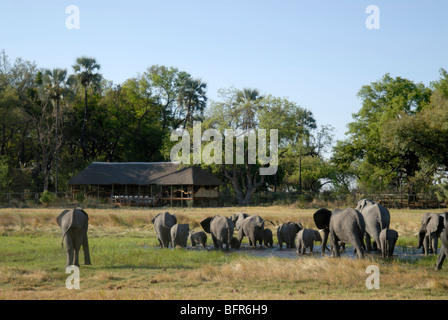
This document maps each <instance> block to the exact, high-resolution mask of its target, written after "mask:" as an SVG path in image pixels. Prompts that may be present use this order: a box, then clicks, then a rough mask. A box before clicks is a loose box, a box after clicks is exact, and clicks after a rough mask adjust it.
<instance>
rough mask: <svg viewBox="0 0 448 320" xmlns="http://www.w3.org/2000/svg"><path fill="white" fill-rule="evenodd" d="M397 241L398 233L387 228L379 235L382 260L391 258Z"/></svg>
mask: <svg viewBox="0 0 448 320" xmlns="http://www.w3.org/2000/svg"><path fill="white" fill-rule="evenodd" d="M397 239H398V232H397V231H395V230H392V229H389V228H386V229H383V230H382V231H381V233H380V245H381V256H382V257H383V258H389V257H392V255H393V254H394V248H395V243H396V242H397Z"/></svg>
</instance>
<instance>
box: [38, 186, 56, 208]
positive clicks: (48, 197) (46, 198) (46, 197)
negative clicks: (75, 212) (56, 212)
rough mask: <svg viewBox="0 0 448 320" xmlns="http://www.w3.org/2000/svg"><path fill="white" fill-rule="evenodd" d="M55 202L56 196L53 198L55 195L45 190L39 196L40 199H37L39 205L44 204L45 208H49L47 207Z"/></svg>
mask: <svg viewBox="0 0 448 320" xmlns="http://www.w3.org/2000/svg"><path fill="white" fill-rule="evenodd" d="M55 200H56V196H55V194H54V193H53V192H50V191H48V190H45V191H44V192H43V193H42V194H41V196H40V198H39V201H40V203H42V204H44V205H46V206H49V205H50V204H52V203H53V202H54V201H55Z"/></svg>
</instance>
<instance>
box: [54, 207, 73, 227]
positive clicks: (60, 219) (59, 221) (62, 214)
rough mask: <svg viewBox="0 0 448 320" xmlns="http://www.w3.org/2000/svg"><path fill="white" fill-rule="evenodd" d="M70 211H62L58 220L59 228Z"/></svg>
mask: <svg viewBox="0 0 448 320" xmlns="http://www.w3.org/2000/svg"><path fill="white" fill-rule="evenodd" d="M69 211H70V210H64V211H62V212H61V213H60V214H59V216H58V217H57V218H56V222H57V223H58V226H59V227H61V223H62V218H63V217H64V216H65V215H66V214H67V212H69Z"/></svg>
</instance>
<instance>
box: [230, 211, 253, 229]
mask: <svg viewBox="0 0 448 320" xmlns="http://www.w3.org/2000/svg"><path fill="white" fill-rule="evenodd" d="M247 217H249V215H248V214H246V213H242V212H238V213H235V214H232V215H231V216H230V218H229V219H230V220H232V222H233V224H234V225H235V230H236V231H239V230H240V228H241V226H242V224H243V221H244V219H246V218H247Z"/></svg>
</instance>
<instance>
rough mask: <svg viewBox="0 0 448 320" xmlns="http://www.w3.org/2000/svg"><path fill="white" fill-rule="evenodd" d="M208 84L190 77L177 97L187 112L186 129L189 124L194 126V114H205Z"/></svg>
mask: <svg viewBox="0 0 448 320" xmlns="http://www.w3.org/2000/svg"><path fill="white" fill-rule="evenodd" d="M206 88H207V84H206V83H204V82H202V81H201V79H192V78H190V77H188V78H187V79H186V80H185V82H184V83H183V85H182V87H181V88H180V91H179V95H178V97H177V101H178V104H179V105H180V106H181V107H182V108H183V109H184V111H185V113H186V114H185V119H184V129H185V127H186V125H187V124H190V125H193V114H194V113H195V112H200V113H201V114H202V113H203V112H204V110H205V107H206V105H207V96H206V93H205V91H206Z"/></svg>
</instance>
